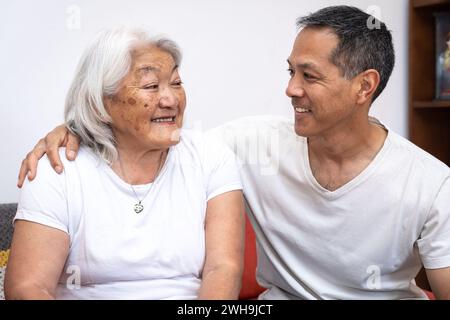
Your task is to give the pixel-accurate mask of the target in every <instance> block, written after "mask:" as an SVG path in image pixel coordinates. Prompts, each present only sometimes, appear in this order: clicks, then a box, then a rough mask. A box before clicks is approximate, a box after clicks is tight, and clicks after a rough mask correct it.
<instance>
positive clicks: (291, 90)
mask: <svg viewBox="0 0 450 320" xmlns="http://www.w3.org/2000/svg"><path fill="white" fill-rule="evenodd" d="M286 95H287V96H288V97H290V98H293V97H303V96H304V95H305V90H304V88H303V84H302V83H301V81H299V80H298V79H296V78H291V79H290V80H289V83H288V86H287V88H286Z"/></svg>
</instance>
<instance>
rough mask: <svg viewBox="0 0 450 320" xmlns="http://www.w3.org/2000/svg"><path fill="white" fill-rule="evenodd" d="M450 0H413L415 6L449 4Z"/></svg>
mask: <svg viewBox="0 0 450 320" xmlns="http://www.w3.org/2000/svg"><path fill="white" fill-rule="evenodd" d="M449 5H450V0H412V6H413V7H414V8H423V7H432V6H434V7H441V6H444V7H445V6H449Z"/></svg>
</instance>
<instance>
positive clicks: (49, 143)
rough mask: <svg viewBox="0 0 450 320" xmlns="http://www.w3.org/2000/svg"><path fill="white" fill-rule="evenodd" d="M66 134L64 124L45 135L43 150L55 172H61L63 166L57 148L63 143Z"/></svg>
mask: <svg viewBox="0 0 450 320" xmlns="http://www.w3.org/2000/svg"><path fill="white" fill-rule="evenodd" d="M66 136H67V129H66V128H65V127H64V126H58V127H56V128H55V129H53V130H52V131H51V132H50V133H49V134H47V136H46V137H45V145H46V149H45V152H46V153H47V157H48V160H49V161H50V165H51V166H52V167H53V169H55V171H56V172H57V173H61V172H62V171H63V168H64V166H63V164H62V162H61V158H60V156H59V148H60V147H61V146H63V145H64V140H65V139H66Z"/></svg>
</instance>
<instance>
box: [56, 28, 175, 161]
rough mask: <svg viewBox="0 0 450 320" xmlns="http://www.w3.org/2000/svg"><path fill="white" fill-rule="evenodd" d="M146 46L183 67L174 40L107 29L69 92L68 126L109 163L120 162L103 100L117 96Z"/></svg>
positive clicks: (80, 66)
mask: <svg viewBox="0 0 450 320" xmlns="http://www.w3.org/2000/svg"><path fill="white" fill-rule="evenodd" d="M145 45H151V46H155V47H157V48H160V49H162V50H164V51H166V52H167V53H169V54H170V55H171V56H172V58H173V59H174V61H175V64H176V65H179V64H180V62H181V51H180V49H179V47H178V45H177V44H176V43H175V42H174V41H172V40H170V39H167V38H163V37H158V38H152V37H150V35H149V34H148V33H147V32H146V31H145V30H143V29H136V28H134V29H129V28H117V29H111V30H105V31H102V32H100V33H99V34H98V35H97V37H96V38H95V39H94V41H93V42H92V43H91V44H90V45H89V46H88V47H87V49H86V50H85V52H84V54H83V56H82V57H81V60H80V62H79V64H78V67H77V70H76V72H75V77H74V79H73V81H72V84H71V86H70V89H69V91H68V93H67V97H66V106H65V112H64V117H65V123H66V127H67V128H68V129H69V131H71V132H72V133H74V134H76V135H78V136H79V137H80V139H81V143H83V144H85V145H87V146H88V147H90V148H91V149H93V150H94V152H95V153H96V154H97V155H99V156H100V157H101V158H103V159H104V160H105V161H106V162H108V163H112V162H113V161H114V160H116V159H117V149H116V145H115V138H114V134H113V132H112V130H111V126H110V124H111V117H110V116H109V115H108V113H107V112H106V109H105V106H104V104H103V99H104V98H106V97H111V96H113V95H114V94H116V93H117V91H118V90H119V85H120V82H121V80H122V79H123V78H124V77H125V76H126V75H127V74H128V72H129V71H130V68H131V64H132V57H131V54H132V52H133V50H135V49H136V48H137V47H140V46H145Z"/></svg>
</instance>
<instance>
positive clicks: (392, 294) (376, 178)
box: [21, 6, 450, 299]
mask: <svg viewBox="0 0 450 320" xmlns="http://www.w3.org/2000/svg"><path fill="white" fill-rule="evenodd" d="M370 18H371V17H370V16H369V15H367V14H366V13H364V12H362V11H360V10H359V9H356V8H353V7H348V6H337V7H328V8H324V9H322V10H319V11H318V12H316V13H313V14H311V15H309V16H306V17H302V18H300V19H299V20H298V26H299V27H300V28H301V31H300V32H299V33H298V36H297V38H296V40H295V43H294V46H293V49H292V52H291V54H290V56H289V58H288V64H289V72H290V74H291V79H290V80H289V84H288V87H287V90H286V93H287V95H288V96H289V97H290V98H291V100H292V105H293V107H294V111H295V122H294V123H292V122H291V121H288V120H285V119H282V118H277V117H257V118H246V119H241V120H237V121H234V122H231V123H229V124H225V125H224V126H222V127H220V128H218V129H215V130H213V131H212V132H211V134H217V135H221V136H222V137H223V138H224V139H225V140H226V141H227V142H228V143H229V145H230V146H231V147H232V149H234V150H235V152H236V154H237V155H238V157H239V159H240V160H241V162H242V179H243V185H244V193H245V197H246V201H247V206H248V211H249V215H250V218H251V220H252V223H253V226H254V229H255V232H256V235H257V240H258V279H259V281H260V283H261V284H262V285H263V286H264V287H266V288H268V290H267V291H266V292H265V293H263V294H262V296H261V298H266V299H286V298H287V299H295V298H305V299H402V298H422V297H425V295H424V294H423V292H422V291H421V290H420V289H419V288H418V287H417V286H415V284H414V283H413V282H412V280H413V278H414V277H415V276H416V274H417V272H418V271H419V270H420V268H421V266H422V264H423V265H424V266H425V268H426V270H427V276H428V279H429V282H430V284H431V287H432V289H433V291H434V293H435V295H436V296H437V297H438V298H450V241H449V239H450V209H449V208H450V206H449V204H450V200H449V199H450V170H449V168H448V167H447V166H446V165H444V164H443V163H441V162H439V161H438V160H436V159H435V158H433V157H432V156H430V155H429V154H427V153H426V152H424V151H423V150H420V149H419V148H417V147H416V146H414V145H413V144H411V143H410V142H408V141H406V140H405V139H403V138H401V137H400V136H398V135H396V134H395V133H393V132H392V131H390V130H388V129H386V128H384V127H383V126H380V125H377V124H374V123H371V122H370V121H369V117H368V112H369V108H370V105H371V104H372V102H373V100H374V99H376V98H377V97H378V95H379V94H380V93H381V92H382V91H383V89H384V87H385V86H386V83H387V82H388V79H389V76H390V74H391V72H392V68H393V65H394V50H393V46H392V39H391V35H390V32H389V31H388V30H387V28H386V26H385V25H384V24H383V23H380V24H379V28H370V27H368V23H367V22H368V19H370ZM63 131H64V130H63ZM64 139H66V132H65V131H64V132H62V133H61V128H60V129H59V131H56V132H55V133H54V134H53V135H51V136H50V137H49V138H48V140H49V144H52V145H53V146H54V147H50V146H49V147H48V148H47V149H48V150H49V151H48V152H49V153H50V152H52V154H55V153H56V152H55V150H56V147H55V144H56V145H57V144H60V141H59V140H61V141H62V140H64ZM52 141H53V142H52ZM45 148H46V146H45V141H41V142H40V143H39V144H38V145H37V147H36V148H35V151H34V152H32V153H31V154H29V156H28V161H26V163H25V164H26V165H25V167H23V168H22V169H21V170H22V171H21V178H22V177H23V176H24V174H25V173H26V171H27V169H28V167H31V175H32V176H33V175H34V174H35V171H34V163H33V162H35V160H34V159H36V158H37V157H39V156H40V155H41V154H42V152H43V150H44V149H45ZM69 149H70V147H69ZM249 150H256V157H255V154H252V153H251V152H250V153H249V152H248V151H249ZM52 154H49V156H52ZM258 157H259V158H258ZM262 158H264V161H262V160H261V159H262ZM254 160H255V161H254ZM52 161H53V163H54V164H55V165H56V164H57V163H58V161H59V160H58V159H57V158H56V157H55V158H54V160H52Z"/></svg>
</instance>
